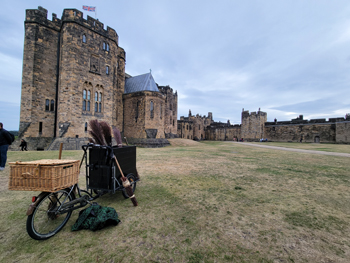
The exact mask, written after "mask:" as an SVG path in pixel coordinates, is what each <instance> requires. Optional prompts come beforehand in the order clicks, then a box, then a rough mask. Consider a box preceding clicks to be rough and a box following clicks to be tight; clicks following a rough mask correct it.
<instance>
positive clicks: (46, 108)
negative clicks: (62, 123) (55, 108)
mask: <svg viewBox="0 0 350 263" xmlns="http://www.w3.org/2000/svg"><path fill="white" fill-rule="evenodd" d="M49 107H50V100H46V101H45V110H46V111H49Z"/></svg>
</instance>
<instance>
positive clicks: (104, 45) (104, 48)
mask: <svg viewBox="0 0 350 263" xmlns="http://www.w3.org/2000/svg"><path fill="white" fill-rule="evenodd" d="M102 49H103V50H106V42H103V44H102Z"/></svg>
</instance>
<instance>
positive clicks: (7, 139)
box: [0, 122, 13, 171]
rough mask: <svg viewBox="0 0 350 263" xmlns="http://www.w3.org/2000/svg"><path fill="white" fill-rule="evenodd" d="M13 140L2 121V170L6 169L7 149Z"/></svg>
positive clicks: (0, 147)
mask: <svg viewBox="0 0 350 263" xmlns="http://www.w3.org/2000/svg"><path fill="white" fill-rule="evenodd" d="M12 141H13V140H12V136H11V135H10V133H9V132H8V131H6V130H5V129H4V125H3V124H2V123H1V122H0V171H3V170H4V169H5V164H6V160H7V150H8V149H9V145H10V144H11V143H12Z"/></svg>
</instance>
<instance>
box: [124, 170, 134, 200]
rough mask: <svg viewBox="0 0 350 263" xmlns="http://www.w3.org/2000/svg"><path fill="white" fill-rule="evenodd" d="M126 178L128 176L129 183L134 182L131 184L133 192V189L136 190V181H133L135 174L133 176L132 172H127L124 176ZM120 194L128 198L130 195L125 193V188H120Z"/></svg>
mask: <svg viewBox="0 0 350 263" xmlns="http://www.w3.org/2000/svg"><path fill="white" fill-rule="evenodd" d="M126 178H128V180H129V182H130V184H131V183H134V184H132V185H131V189H132V192H133V193H134V192H135V190H136V182H135V181H136V176H135V175H134V174H128V175H127V176H126ZM122 194H123V196H124V198H129V197H130V196H129V195H128V194H127V192H126V191H125V189H123V190H122Z"/></svg>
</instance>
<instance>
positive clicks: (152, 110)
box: [150, 101, 154, 118]
mask: <svg viewBox="0 0 350 263" xmlns="http://www.w3.org/2000/svg"><path fill="white" fill-rule="evenodd" d="M150 113H151V118H153V116H154V108H153V101H151V104H150Z"/></svg>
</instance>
